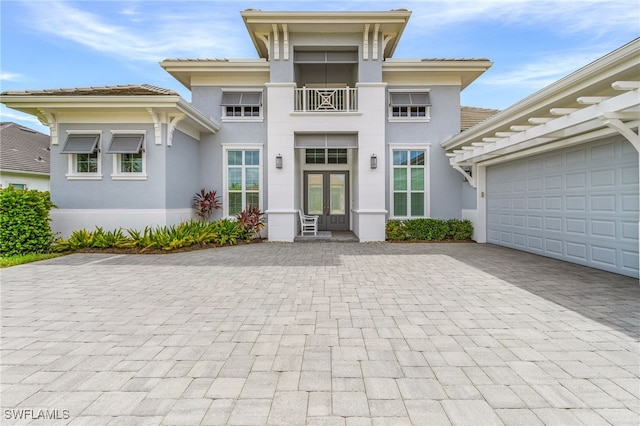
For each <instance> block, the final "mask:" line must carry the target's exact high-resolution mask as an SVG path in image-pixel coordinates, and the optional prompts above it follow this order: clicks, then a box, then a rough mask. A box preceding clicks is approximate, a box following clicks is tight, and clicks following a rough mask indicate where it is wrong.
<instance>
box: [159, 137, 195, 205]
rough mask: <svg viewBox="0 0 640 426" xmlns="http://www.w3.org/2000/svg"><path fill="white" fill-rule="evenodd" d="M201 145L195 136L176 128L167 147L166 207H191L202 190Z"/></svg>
mask: <svg viewBox="0 0 640 426" xmlns="http://www.w3.org/2000/svg"><path fill="white" fill-rule="evenodd" d="M199 150H200V147H199V142H198V141H197V140H195V139H194V138H192V137H190V136H187V135H185V134H184V133H182V132H180V131H179V130H176V131H175V132H174V134H173V142H172V144H171V146H169V147H166V153H167V155H166V157H165V158H166V173H165V175H166V177H167V181H166V208H168V209H190V208H191V204H192V200H193V196H194V194H195V193H196V192H198V191H199V190H200V188H199V187H198V177H199V175H200V170H199V169H200V160H199V157H200V153H199Z"/></svg>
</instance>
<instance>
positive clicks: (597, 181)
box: [591, 169, 616, 188]
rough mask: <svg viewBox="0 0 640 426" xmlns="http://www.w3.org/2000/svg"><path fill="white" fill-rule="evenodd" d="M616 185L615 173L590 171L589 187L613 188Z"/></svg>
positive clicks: (610, 170) (610, 171)
mask: <svg viewBox="0 0 640 426" xmlns="http://www.w3.org/2000/svg"><path fill="white" fill-rule="evenodd" d="M615 184H616V171H615V170H613V169H608V170H594V171H591V186H592V187H595V188H602V187H614V186H615Z"/></svg>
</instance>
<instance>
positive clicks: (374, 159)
mask: <svg viewBox="0 0 640 426" xmlns="http://www.w3.org/2000/svg"><path fill="white" fill-rule="evenodd" d="M371 168H372V169H377V168H378V157H376V155H375V154H371Z"/></svg>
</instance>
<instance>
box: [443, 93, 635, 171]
mask: <svg viewBox="0 0 640 426" xmlns="http://www.w3.org/2000/svg"><path fill="white" fill-rule="evenodd" d="M639 105H640V89H635V90H630V91H628V92H625V93H623V94H621V95H618V96H616V97H613V98H609V99H607V100H604V101H602V102H600V103H598V104H594V105H590V106H588V107H585V108H582V109H579V110H578V111H575V112H572V113H570V114H568V115H564V116H561V117H558V118H555V119H552V120H550V121H547V122H546V123H543V124H539V125H537V126H534V127H532V128H530V129H528V130H524V131H521V132H518V133H515V134H514V135H511V136H507V137H504V138H498V139H497V140H496V141H495V142H490V143H487V144H484V145H475V146H472V147H463V149H461V150H456V151H454V153H455V156H454V157H452V159H451V161H450V162H451V164H454V163H457V164H466V163H469V162H480V161H483V160H485V159H487V158H490V157H491V156H498V155H501V154H500V152H499V151H501V150H505V149H509V148H516V147H518V146H519V145H523V144H525V143H526V144H528V145H531V144H536V145H541V144H545V143H550V142H553V141H557V140H562V139H566V138H569V137H573V136H575V135H579V134H583V133H588V132H592V131H595V130H598V129H599V128H602V127H604V126H606V124H605V123H604V121H603V120H602V119H601V118H600V117H606V115H607V114H609V113H612V112H617V111H624V110H628V109H631V108H637V107H638V106H639ZM631 127H633V124H631ZM526 147H529V146H526ZM465 148H469V149H465Z"/></svg>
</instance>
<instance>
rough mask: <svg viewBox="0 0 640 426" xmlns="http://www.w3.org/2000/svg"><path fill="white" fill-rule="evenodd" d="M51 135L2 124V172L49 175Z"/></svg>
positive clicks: (0, 142)
mask: <svg viewBox="0 0 640 426" xmlns="http://www.w3.org/2000/svg"><path fill="white" fill-rule="evenodd" d="M49 141H50V138H49V135H45V134H44V133H40V132H38V131H35V130H33V129H29V128H27V127H23V126H21V125H19V124H16V123H13V122H10V121H8V122H2V123H0V170H3V171H19V172H30V173H43V174H49V157H50V150H49Z"/></svg>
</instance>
